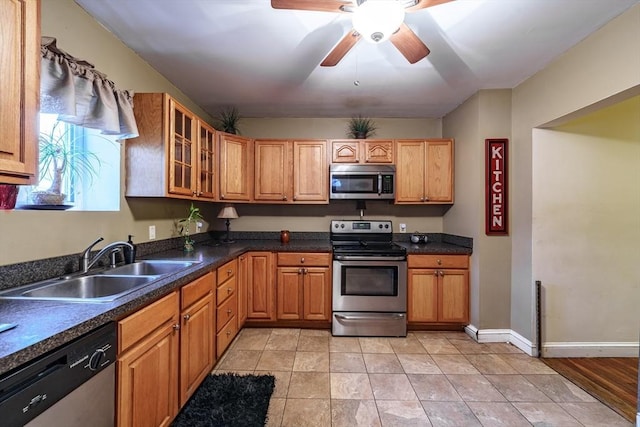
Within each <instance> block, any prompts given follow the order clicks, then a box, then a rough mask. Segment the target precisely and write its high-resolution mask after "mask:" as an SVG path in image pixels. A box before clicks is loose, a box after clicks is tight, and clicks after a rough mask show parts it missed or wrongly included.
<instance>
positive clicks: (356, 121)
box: [348, 116, 377, 139]
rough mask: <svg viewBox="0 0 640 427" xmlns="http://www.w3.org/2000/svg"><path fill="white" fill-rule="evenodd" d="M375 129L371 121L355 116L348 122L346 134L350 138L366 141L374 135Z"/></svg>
mask: <svg viewBox="0 0 640 427" xmlns="http://www.w3.org/2000/svg"><path fill="white" fill-rule="evenodd" d="M376 129H377V128H376V125H375V123H374V121H373V119H369V118H366V117H362V116H356V117H352V118H351V119H350V120H349V128H348V134H349V136H350V137H351V138H354V139H367V138H368V137H370V136H373V135H375V133H376Z"/></svg>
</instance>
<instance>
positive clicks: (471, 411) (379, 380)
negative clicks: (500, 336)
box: [214, 328, 632, 427]
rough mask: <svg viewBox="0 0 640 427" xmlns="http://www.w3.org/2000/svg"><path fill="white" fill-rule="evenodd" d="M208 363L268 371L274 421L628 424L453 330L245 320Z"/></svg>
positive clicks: (510, 353)
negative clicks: (353, 333)
mask: <svg viewBox="0 0 640 427" xmlns="http://www.w3.org/2000/svg"><path fill="white" fill-rule="evenodd" d="M214 371H215V372H236V373H239V374H249V373H255V374H271V375H274V376H275V377H276V388H275V391H274V393H273V396H272V397H271V402H270V406H269V414H268V423H267V426H274V427H276V426H283V427H284V426H286V427H312V426H319V427H324V426H335V427H339V426H344V427H355V426H455V427H464V426H508V427H517V426H531V425H534V426H563V427H564V426H598V427H600V426H607V427H609V426H632V424H631V423H629V422H627V421H626V420H625V419H623V418H622V417H620V416H619V415H618V414H616V413H615V412H614V411H612V410H611V409H609V408H608V407H607V406H605V405H603V404H601V403H600V402H598V401H597V400H595V399H594V398H592V397H591V396H590V395H589V394H587V393H586V392H584V391H583V390H582V389H580V388H579V387H577V386H575V385H574V384H573V383H571V382H569V381H568V380H566V379H565V378H564V377H562V376H560V375H559V374H558V373H556V372H555V371H553V370H552V369H551V368H549V367H548V366H546V365H545V364H544V363H543V362H541V361H540V360H538V359H536V358H532V357H529V356H527V355H526V354H524V353H523V352H521V351H520V350H519V349H517V348H516V347H514V346H511V345H509V344H504V343H495V344H478V343H476V342H475V341H474V340H472V339H471V338H470V337H469V336H467V335H466V334H464V333H462V332H410V333H409V334H408V335H407V337H406V338H351V337H333V336H331V333H330V332H329V331H326V330H308V329H266V328H265V329H258V328H245V329H243V330H242V331H241V332H240V334H239V335H238V337H237V338H236V339H235V341H234V342H233V343H232V344H231V346H230V348H229V350H228V351H227V352H226V353H225V355H224V356H223V357H222V359H221V360H220V361H219V362H218V364H217V365H216V367H215V368H214Z"/></svg>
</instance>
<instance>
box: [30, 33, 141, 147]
mask: <svg viewBox="0 0 640 427" xmlns="http://www.w3.org/2000/svg"><path fill="white" fill-rule="evenodd" d="M40 50H41V54H42V59H41V76H40V112H42V113H52V114H58V120H62V121H64V122H67V123H72V124H75V125H79V126H83V127H87V128H92V129H100V130H101V131H102V133H103V134H105V135H115V136H116V137H117V139H125V138H133V137H136V136H138V127H137V126H136V120H135V117H134V115H133V93H132V92H130V91H126V90H117V89H116V88H115V84H114V83H113V82H112V81H111V80H108V79H107V76H105V75H104V74H102V73H101V72H99V71H97V70H96V69H95V67H94V66H93V64H90V63H89V62H87V61H83V60H81V59H78V58H74V57H73V56H71V55H69V54H68V53H66V52H64V51H63V50H61V49H59V48H58V47H57V46H56V39H55V38H53V37H42V41H41V44H40Z"/></svg>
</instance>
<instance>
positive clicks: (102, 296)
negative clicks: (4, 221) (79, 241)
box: [0, 274, 160, 302]
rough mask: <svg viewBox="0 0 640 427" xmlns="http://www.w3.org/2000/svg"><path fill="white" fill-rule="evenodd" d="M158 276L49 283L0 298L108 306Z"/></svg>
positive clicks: (84, 278)
mask: <svg viewBox="0 0 640 427" xmlns="http://www.w3.org/2000/svg"><path fill="white" fill-rule="evenodd" d="M159 277H160V276H157V275H155V276H151V275H147V276H131V275H129V276H126V275H106V274H96V275H91V276H78V277H71V278H59V279H50V280H45V281H43V282H38V283H34V284H31V285H27V286H21V287H19V288H15V289H11V290H9V291H5V292H2V293H1V294H0V298H9V299H44V300H63V301H84V302H108V301H113V300H115V299H117V298H119V297H121V296H123V295H126V294H128V293H130V292H133V291H135V290H136V289H139V288H141V287H143V286H145V285H147V284H149V283H150V282H153V281H154V280H157V279H158V278H159Z"/></svg>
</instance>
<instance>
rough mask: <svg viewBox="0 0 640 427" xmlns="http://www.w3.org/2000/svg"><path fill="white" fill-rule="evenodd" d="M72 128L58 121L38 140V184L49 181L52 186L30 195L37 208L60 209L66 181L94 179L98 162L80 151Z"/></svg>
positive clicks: (89, 153)
mask: <svg viewBox="0 0 640 427" xmlns="http://www.w3.org/2000/svg"><path fill="white" fill-rule="evenodd" d="M74 131H75V129H74V127H73V126H70V125H67V124H66V123H64V122H60V121H57V122H56V123H55V124H54V125H53V126H52V127H51V130H50V131H48V132H41V133H40V136H39V150H40V154H39V159H40V164H39V171H40V180H43V179H48V180H50V182H51V184H50V186H49V188H47V189H46V190H36V191H33V192H31V199H32V201H33V203H34V204H36V205H51V206H59V205H62V204H63V203H64V201H65V199H66V198H67V195H66V194H64V193H63V192H62V191H63V190H62V189H63V186H64V182H65V179H67V178H71V177H73V178H75V179H77V180H81V179H93V177H95V176H97V173H98V169H99V167H100V159H99V158H98V156H96V155H95V154H94V153H92V152H90V151H86V150H81V149H79V148H78V147H77V146H76V141H78V140H79V139H80V138H81V137H76V136H75V135H74Z"/></svg>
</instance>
